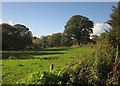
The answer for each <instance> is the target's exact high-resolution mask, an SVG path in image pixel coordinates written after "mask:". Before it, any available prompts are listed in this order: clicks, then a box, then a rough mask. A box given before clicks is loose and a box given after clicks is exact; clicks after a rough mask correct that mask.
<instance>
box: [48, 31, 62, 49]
mask: <svg viewBox="0 0 120 86" xmlns="http://www.w3.org/2000/svg"><path fill="white" fill-rule="evenodd" d="M48 41H49V46H51V47H59V46H61V33H55V34H52V35H51V36H49V38H48Z"/></svg>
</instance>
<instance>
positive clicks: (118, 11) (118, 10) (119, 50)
mask: <svg viewBox="0 0 120 86" xmlns="http://www.w3.org/2000/svg"><path fill="white" fill-rule="evenodd" d="M112 11H113V12H112V13H111V15H110V17H111V20H109V21H108V22H107V23H108V24H109V25H110V26H111V27H112V28H111V29H110V43H111V44H112V45H113V46H114V48H116V57H115V62H114V67H113V76H114V79H115V80H117V77H118V76H117V71H118V65H120V2H118V6H117V7H115V6H113V9H112Z"/></svg>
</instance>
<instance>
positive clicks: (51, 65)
mask: <svg viewBox="0 0 120 86" xmlns="http://www.w3.org/2000/svg"><path fill="white" fill-rule="evenodd" d="M53 69H54V65H53V64H50V72H52V70H53Z"/></svg>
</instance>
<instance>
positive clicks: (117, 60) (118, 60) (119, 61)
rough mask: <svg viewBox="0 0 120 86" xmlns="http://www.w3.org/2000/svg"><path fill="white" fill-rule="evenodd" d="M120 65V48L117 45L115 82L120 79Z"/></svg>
mask: <svg viewBox="0 0 120 86" xmlns="http://www.w3.org/2000/svg"><path fill="white" fill-rule="evenodd" d="M119 64H120V54H119V46H118V45H117V51H116V58H115V62H114V67H113V78H114V81H115V82H116V81H117V79H118V65H119Z"/></svg>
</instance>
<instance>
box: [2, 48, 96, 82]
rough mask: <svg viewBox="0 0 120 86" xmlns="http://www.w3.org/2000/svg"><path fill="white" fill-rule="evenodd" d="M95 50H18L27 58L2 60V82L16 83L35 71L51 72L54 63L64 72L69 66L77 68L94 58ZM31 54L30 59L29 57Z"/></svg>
mask: <svg viewBox="0 0 120 86" xmlns="http://www.w3.org/2000/svg"><path fill="white" fill-rule="evenodd" d="M93 52H94V49H92V48H88V47H81V48H49V49H44V50H43V51H38V52H36V53H34V52H33V51H31V52H30V51H24V52H16V53H19V54H18V56H19V55H21V54H22V55H25V56H27V59H16V60H15V59H4V60H0V61H2V64H0V65H1V66H2V80H3V81H2V83H3V84H15V83H16V82H18V81H21V80H23V79H24V78H25V77H28V76H30V75H31V74H33V73H35V72H39V71H41V72H42V71H48V72H49V67H50V64H54V70H62V71H63V72H64V71H65V70H66V69H67V68H69V67H72V68H75V67H76V65H78V63H81V62H83V61H84V60H88V59H91V58H93V56H92V55H93ZM14 53H15V52H14ZM14 53H13V54H14ZM23 53H24V54H23ZM13 54H12V55H13ZM15 56H17V54H16V55H15ZM29 56H30V59H28V58H29Z"/></svg>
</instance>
